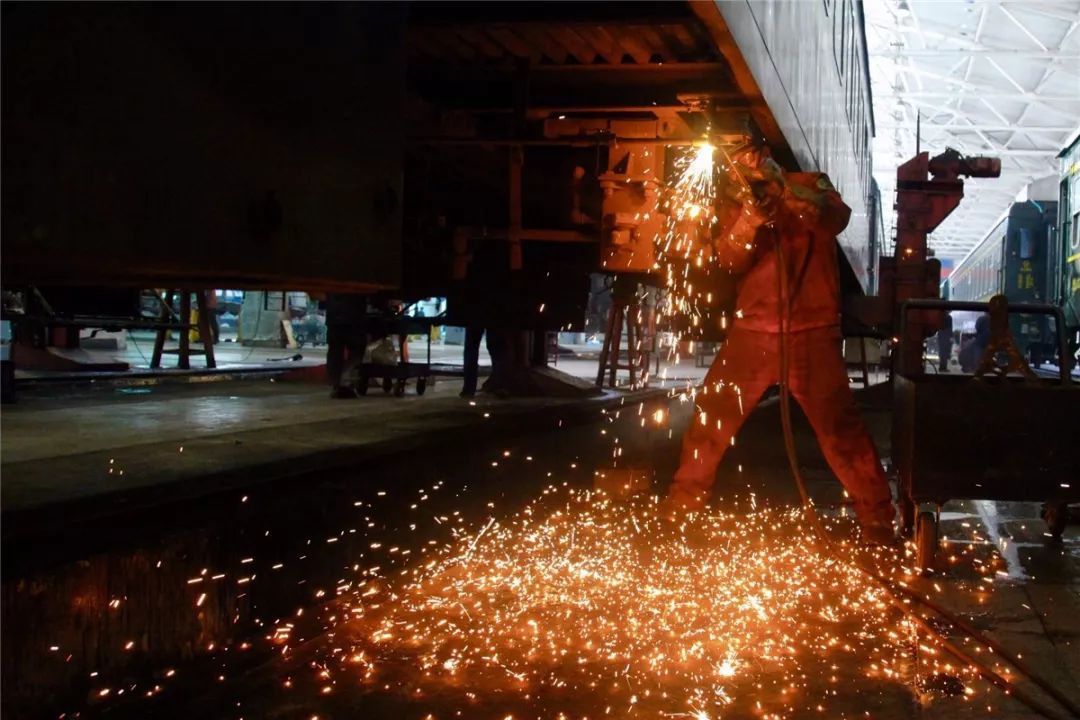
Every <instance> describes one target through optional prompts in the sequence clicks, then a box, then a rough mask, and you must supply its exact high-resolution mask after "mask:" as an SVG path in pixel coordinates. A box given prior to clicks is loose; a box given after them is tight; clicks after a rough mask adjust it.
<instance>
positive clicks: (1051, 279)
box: [943, 199, 1060, 365]
mask: <svg viewBox="0 0 1080 720" xmlns="http://www.w3.org/2000/svg"><path fill="white" fill-rule="evenodd" d="M1057 214H1058V204H1057V202H1055V201H1052V200H1043V201H1039V200H1035V199H1029V200H1025V201H1023V202H1016V203H1013V204H1012V205H1011V206H1010V207H1009V210H1008V212H1006V213H1005V215H1003V216H1002V218H1001V219H1000V220H999V221H998V223H997V224H996V225H994V227H993V229H991V230H990V232H989V233H987V235H986V237H984V238H983V240H982V241H981V242H980V243H979V244H978V245H976V246H975V248H974V249H972V251H971V252H970V253H968V255H967V256H966V257H965V258H964V259H963V260H961V261H960V263H959V264H958V265H957V266H956V268H955V269H954V270H953V271H952V273H951V274H950V275H949V278H948V286H947V289H944V288H943V293H948V298H949V299H950V300H965V301H974V302H987V301H989V299H990V298H991V297H993V296H994V295H998V294H1003V295H1005V296H1006V297H1007V298H1008V299H1009V301H1010V302H1014V303H1055V302H1057V299H1056V297H1055V294H1054V292H1055V289H1054V285H1055V278H1056V276H1057V275H1058V273H1059V267H1060V259H1059V253H1058V251H1057V248H1058V243H1057V239H1058V232H1057ZM975 320H976V316H975V314H974V313H953V324H954V327H956V329H957V330H960V331H961V332H962V333H971V332H973V331H974V324H975ZM1011 324H1012V326H1013V328H1012V329H1013V335H1014V336H1015V337H1016V339H1017V342H1018V344H1019V345H1020V348H1021V350H1023V351H1024V352H1025V354H1027V355H1028V356H1029V357H1030V358H1031V360H1032V362H1033V363H1034V364H1035V365H1041V363H1042V361H1043V359H1044V358H1051V357H1053V356H1054V355H1055V354H1056V353H1055V351H1054V344H1055V342H1056V335H1055V329H1054V327H1053V323H1052V322H1051V321H1050V320H1049V318H1048V317H1047V316H1036V315H1033V316H1013V317H1012V318H1011Z"/></svg>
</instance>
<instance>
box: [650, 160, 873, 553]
mask: <svg viewBox="0 0 1080 720" xmlns="http://www.w3.org/2000/svg"><path fill="white" fill-rule="evenodd" d="M734 160H735V162H736V163H738V165H737V167H738V168H739V170H740V173H739V174H738V176H736V175H735V174H734V173H733V172H732V183H731V187H733V188H741V190H740V191H739V192H738V193H737V194H734V195H733V196H731V197H726V198H724V199H723V200H722V201H721V202H719V203H718V208H717V217H718V222H717V224H716V225H714V230H713V236H712V245H713V247H712V250H713V253H714V259H715V260H716V261H717V262H718V264H719V265H720V266H721V267H726V268H728V269H730V270H731V271H732V272H733V273H735V274H737V275H741V278H740V281H739V287H738V297H737V301H736V317H735V320H734V321H733V323H732V326H731V329H730V331H729V332H728V335H727V340H726V342H725V343H724V344H723V346H722V347H721V349H720V351H719V353H717V356H716V359H715V360H714V361H713V364H712V367H711V368H709V373H708V375H707V376H706V378H705V383H704V387H703V388H702V390H701V392H700V393H699V395H698V396H697V408H696V414H695V418H694V420H693V421H692V422H691V425H690V427H689V429H688V430H687V432H686V434H685V435H684V437H683V447H682V458H681V462H680V465H679V469H678V471H677V472H676V473H675V479H674V483H673V485H672V489H671V498H670V501H669V502H670V503H671V504H672V505H674V506H676V508H681V509H687V510H693V509H696V508H698V507H700V506H701V505H702V504H704V503H705V501H707V500H708V497H709V494H710V490H711V489H712V486H713V483H714V481H715V477H716V468H717V466H718V465H719V464H720V460H721V459H722V458H723V457H724V452H725V451H726V450H727V449H728V447H730V445H731V444H732V441H733V438H734V437H735V435H736V434H737V433H738V432H739V427H740V426H741V425H742V424H743V421H744V420H745V419H746V417H747V415H749V414H750V412H751V411H752V410H753V409H754V407H755V406H756V405H757V403H758V401H759V399H760V398H761V395H762V393H764V392H765V390H766V389H767V388H768V387H769V386H770V385H775V384H777V383H779V382H780V341H781V311H782V308H783V306H784V305H786V306H787V307H789V308H790V310H789V311H787V313H786V315H785V316H786V317H787V318H788V320H787V325H788V332H789V337H788V383H789V388H790V390H791V394H792V395H793V396H794V397H795V399H796V400H797V401H798V402H799V405H800V406H802V409H803V412H804V413H805V414H806V417H807V418H808V419H809V420H810V424H811V425H812V426H813V428H814V432H815V433H816V435H817V438H818V442H819V443H820V445H821V449H822V451H823V453H824V455H825V458H826V460H828V462H829V466H830V467H831V468H832V470H833V472H834V473H835V474H836V476H837V477H838V478H839V479H840V482H841V483H843V485H844V488H845V489H846V490H847V492H848V494H849V495H850V496H851V497H852V498H853V499H854V503H855V512H856V514H857V516H858V519H859V521H860V523H861V524H862V526H863V532H864V535H865V536H866V537H867V538H868V539H871V540H874V541H885V540H887V538H889V537H891V535H892V532H893V531H892V519H893V514H894V513H893V507H892V501H891V493H890V490H889V485H888V482H887V480H886V479H885V474H884V472H883V471H882V469H881V463H880V462H879V460H878V454H877V450H876V449H875V448H874V444H873V441H872V440H871V439H870V434H869V432H867V430H866V426H865V425H864V424H863V422H862V419H861V418H860V417H859V412H858V410H857V408H856V406H855V399H854V397H853V396H852V393H851V389H850V387H849V386H848V376H847V369H846V368H845V366H844V360H843V357H842V354H841V345H840V343H841V334H840V288H839V268H838V265H837V255H836V252H837V244H836V235H837V233H839V232H840V231H842V230H843V229H844V228H845V227H846V226H847V223H848V219H849V217H850V216H851V209H850V208H848V207H847V206H846V205H845V204H844V202H843V201H842V200H841V199H840V195H839V194H838V193H837V192H836V190H834V189H833V187H832V184H831V183H830V182H829V179H828V178H827V177H826V176H825V175H824V174H821V173H787V174H786V175H785V174H784V173H783V172H782V171H781V170H780V168H779V167H778V166H777V165H776V164H775V163H774V162H773V161H772V160H770V159H768V156H767V151H766V150H764V149H757V148H754V149H750V150H747V151H744V152H742V153H740V154H738V155H737V156H736V157H735V158H734ZM747 185H748V186H749V187H747ZM751 188H752V190H751ZM777 243H782V246H781V249H782V253H781V255H782V256H783V259H784V261H785V266H786V273H785V274H784V275H783V276H782V277H785V279H786V287H782V286H781V285H780V283H779V282H778V277H777V274H778V266H777V252H776V244H777ZM781 294H783V295H785V296H786V297H785V298H784V300H785V301H786V302H782V300H781V297H780V295H781Z"/></svg>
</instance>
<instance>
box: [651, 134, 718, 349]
mask: <svg viewBox="0 0 1080 720" xmlns="http://www.w3.org/2000/svg"><path fill="white" fill-rule="evenodd" d="M670 152H674V153H676V155H675V157H674V163H673V165H674V175H673V177H672V179H671V182H670V183H669V193H668V196H667V198H666V203H665V215H666V218H667V221H666V223H665V228H664V232H663V234H661V235H660V236H658V237H657V238H656V242H655V250H656V258H657V260H656V266H655V269H656V271H657V273H659V274H660V275H661V276H662V277H663V279H664V285H665V288H664V289H665V296H666V302H664V303H663V304H662V305H661V306H660V308H659V311H660V316H661V319H662V317H663V316H667V317H669V318H671V319H672V320H675V321H676V326H684V327H683V328H682V329H683V333H684V334H685V335H687V336H689V337H692V338H693V337H699V336H700V334H701V331H702V329H703V328H702V319H703V316H704V315H705V312H706V310H707V308H708V307H709V306H710V305H711V304H712V303H713V293H712V290H711V289H710V287H709V286H711V285H712V284H713V283H711V282H709V280H710V276H711V275H712V273H713V272H723V269H721V268H718V267H714V265H715V261H714V257H713V252H712V245H711V231H712V228H713V226H714V225H715V224H716V222H717V216H716V193H717V182H716V177H717V171H718V170H723V169H724V168H723V166H722V165H719V166H718V165H717V162H716V154H717V148H716V147H714V146H713V145H710V144H708V143H705V144H702V145H699V146H697V147H692V148H686V149H672V150H671V151H670ZM695 283H696V285H695ZM674 359H675V361H676V362H678V358H677V357H675V358H674Z"/></svg>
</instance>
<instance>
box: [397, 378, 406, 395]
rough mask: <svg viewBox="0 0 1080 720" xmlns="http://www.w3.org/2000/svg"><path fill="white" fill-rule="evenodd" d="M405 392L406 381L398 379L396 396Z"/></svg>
mask: <svg viewBox="0 0 1080 720" xmlns="http://www.w3.org/2000/svg"><path fill="white" fill-rule="evenodd" d="M404 394H405V381H404V380H398V381H397V383H396V384H395V385H394V397H401V396H402V395H404Z"/></svg>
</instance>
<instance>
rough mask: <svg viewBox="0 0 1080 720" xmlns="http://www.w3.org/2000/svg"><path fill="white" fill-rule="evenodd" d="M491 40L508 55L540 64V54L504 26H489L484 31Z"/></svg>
mask: <svg viewBox="0 0 1080 720" xmlns="http://www.w3.org/2000/svg"><path fill="white" fill-rule="evenodd" d="M484 32H486V33H487V34H488V36H489V37H491V38H492V39H493V40H495V41H496V42H498V43H499V44H500V45H502V46H503V47H504V48H506V49H507V51H509V54H511V55H513V56H514V57H517V58H521V59H528V60H531V61H533V62H536V63H538V62H540V58H541V56H542V53H541V52H540V51H539V50H537V49H536V48H534V47H532V46H531V45H529V44H528V43H526V42H525V41H524V40H522V39H521V37H520V36H518V34H517V33H515V32H514V31H513V30H511V29H510V28H509V27H508V26H506V25H490V26H488V27H487V28H485V29H484Z"/></svg>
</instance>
